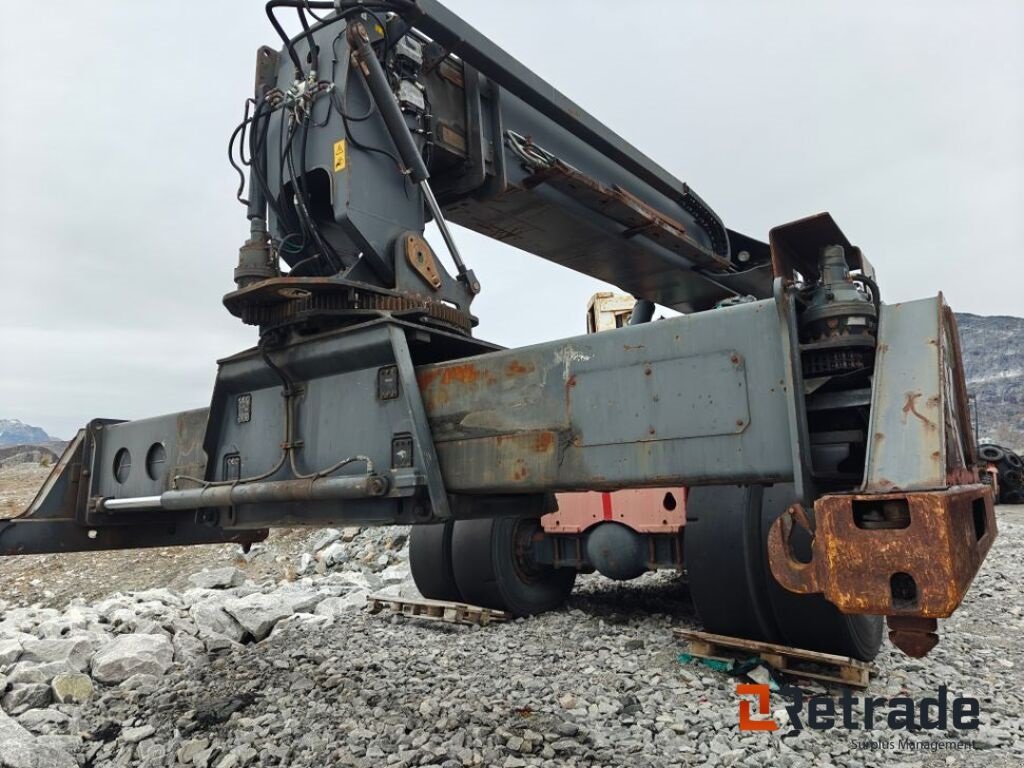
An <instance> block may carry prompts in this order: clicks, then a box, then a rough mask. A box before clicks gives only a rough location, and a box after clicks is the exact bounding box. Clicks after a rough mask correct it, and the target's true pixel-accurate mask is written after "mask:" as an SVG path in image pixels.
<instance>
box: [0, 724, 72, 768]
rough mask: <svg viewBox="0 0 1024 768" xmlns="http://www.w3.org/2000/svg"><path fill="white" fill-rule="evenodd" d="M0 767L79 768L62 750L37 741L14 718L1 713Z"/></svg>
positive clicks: (39, 740)
mask: <svg viewBox="0 0 1024 768" xmlns="http://www.w3.org/2000/svg"><path fill="white" fill-rule="evenodd" d="M0 765H2V766H4V767H5V768H8V766H9V768H78V761H77V760H75V759H74V758H73V757H72V756H71V755H69V754H68V753H67V752H65V751H64V750H62V749H58V748H56V747H53V746H50V745H48V744H46V743H44V742H43V741H42V740H41V739H37V738H36V737H35V736H33V735H32V734H31V733H30V732H29V731H28V730H27V729H26V728H24V727H23V726H21V725H19V724H18V723H17V722H16V721H15V720H14V718H12V717H9V716H8V715H6V714H4V713H3V712H0Z"/></svg>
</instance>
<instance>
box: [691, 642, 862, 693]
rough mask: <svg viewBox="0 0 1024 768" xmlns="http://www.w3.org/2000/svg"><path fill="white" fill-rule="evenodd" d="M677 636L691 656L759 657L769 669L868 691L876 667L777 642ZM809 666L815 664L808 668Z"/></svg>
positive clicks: (708, 657) (718, 659)
mask: <svg viewBox="0 0 1024 768" xmlns="http://www.w3.org/2000/svg"><path fill="white" fill-rule="evenodd" d="M673 634H675V636H676V637H679V638H681V639H683V640H685V641H686V643H687V650H688V651H689V653H690V655H692V656H696V657H699V658H705V659H713V660H715V661H721V660H722V659H723V656H724V657H726V658H730V657H731V658H732V659H733V660H735V659H736V658H737V657H749V656H757V657H758V658H760V659H761V660H762V661H764V662H765V663H766V664H768V665H769V666H771V667H773V668H774V669H776V670H778V671H779V672H782V673H783V674H786V675H791V676H794V677H804V678H809V679H812V680H822V681H825V682H829V683H836V684H839V685H849V686H852V687H856V688H866V687H867V686H868V682H869V680H870V675H871V672H872V670H873V669H874V666H873V665H872V664H869V663H867V662H863V661H860V660H858V659H851V658H849V657H847V656H837V655H835V654H831V653H821V652H820V651H811V650H808V649H806V648H790V647H788V646H785V645H778V644H776V643H764V642H760V641H757V640H748V639H746V638H742V637H727V636H725V635H716V634H713V633H710V632H697V631H695V630H686V629H676V630H674V631H673ZM807 665H813V666H812V668H810V669H808V668H807Z"/></svg>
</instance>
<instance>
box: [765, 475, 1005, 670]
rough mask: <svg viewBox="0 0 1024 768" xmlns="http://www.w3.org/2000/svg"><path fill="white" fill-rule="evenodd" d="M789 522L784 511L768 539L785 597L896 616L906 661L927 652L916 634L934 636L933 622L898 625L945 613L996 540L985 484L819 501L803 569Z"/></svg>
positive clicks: (896, 637) (895, 635) (895, 636)
mask: <svg viewBox="0 0 1024 768" xmlns="http://www.w3.org/2000/svg"><path fill="white" fill-rule="evenodd" d="M793 518H794V510H793V508H792V507H791V508H790V510H789V511H787V513H786V514H784V515H782V516H781V517H779V518H778V519H777V520H776V521H775V522H774V523H773V524H772V527H771V530H770V532H769V535H768V558H769V564H770V565H771V570H772V575H773V576H774V577H775V578H776V580H777V581H778V582H779V583H780V584H781V585H782V586H783V587H785V588H786V589H788V590H790V591H791V592H797V593H800V594H808V593H816V592H820V593H822V594H823V595H824V596H825V598H826V599H827V600H828V601H829V602H831V603H833V604H834V605H835V606H836V607H837V608H839V610H840V611H842V612H843V613H864V614H873V615H885V616H889V617H892V618H895V619H897V621H895V622H893V621H890V626H891V628H892V632H891V633H890V638H891V639H892V641H893V643H894V644H896V645H897V646H899V647H900V648H902V649H903V650H904V651H906V652H907V653H908V654H910V655H912V656H923V655H924V654H925V653H927V652H928V651H929V650H931V647H932V646H933V645H934V642H931V641H930V640H929V641H925V639H924V638H923V637H920V636H919V635H921V634H928V635H930V637H933V638H934V640H935V641H937V639H938V638H937V637H935V636H934V635H932V634H931V632H930V629H933V628H934V624H933V623H932V622H920V623H918V624H916V625H915V624H913V623H911V622H907V621H905V619H911V618H917V619H937V618H945V617H947V616H949V615H951V614H952V613H953V611H954V610H956V608H957V606H959V605H960V601H961V600H963V597H964V594H966V592H967V588H968V587H969V586H970V584H971V581H973V579H974V576H975V574H976V573H977V572H978V569H979V568H980V567H981V563H982V561H983V560H984V559H985V555H986V554H987V553H988V550H989V549H990V548H991V546H992V542H993V540H994V539H995V536H996V520H995V511H994V505H993V500H992V492H991V488H989V486H987V485H969V486H957V487H953V488H949V489H946V490H940V491H921V492H914V493H905V494H900V493H893V494H830V495H826V496H823V497H821V498H820V499H818V500H817V501H816V502H815V504H814V518H815V525H816V530H815V534H814V539H813V543H812V546H811V552H812V555H811V559H810V561H809V562H801V561H800V560H798V559H797V558H796V556H795V555H794V553H793V551H792V548H791V546H790V542H789V535H790V533H791V532H792V528H793V524H794V523H793ZM894 624H895V626H893V625H894ZM911 627H920V628H919V629H912V628H911ZM929 642H930V644H929Z"/></svg>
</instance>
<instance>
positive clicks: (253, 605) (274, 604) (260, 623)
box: [224, 593, 294, 640]
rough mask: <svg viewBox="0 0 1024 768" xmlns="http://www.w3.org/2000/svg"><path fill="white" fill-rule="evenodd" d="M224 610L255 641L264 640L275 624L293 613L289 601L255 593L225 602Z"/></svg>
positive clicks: (274, 595) (271, 595)
mask: <svg viewBox="0 0 1024 768" xmlns="http://www.w3.org/2000/svg"><path fill="white" fill-rule="evenodd" d="M224 610H225V611H227V612H228V613H229V614H231V615H232V616H233V617H234V618H235V621H237V622H238V623H239V624H241V625H242V628H243V629H244V630H245V631H246V632H248V633H249V634H250V635H252V637H253V639H255V640H262V639H263V638H265V637H266V636H267V635H269V634H270V630H272V629H273V628H274V625H275V624H277V622H279V621H280V620H281V619H283V618H284V617H285V616H291V614H292V613H293V612H294V611H293V609H292V602H291V601H290V600H288V599H287V598H285V597H283V596H282V595H278V594H273V593H271V594H263V593H256V594H253V595H246V596H245V597H238V598H234V599H232V600H227V601H225V602H224Z"/></svg>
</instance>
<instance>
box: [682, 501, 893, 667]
mask: <svg viewBox="0 0 1024 768" xmlns="http://www.w3.org/2000/svg"><path fill="white" fill-rule="evenodd" d="M792 499H793V489H792V486H787V485H777V486H773V487H772V488H769V489H763V488H762V487H760V486H749V487H737V486H728V487H709V488H695V489H693V490H691V491H690V494H689V496H688V497H687V502H686V506H687V518H686V530H685V534H684V536H683V540H684V546H685V554H684V557H685V564H686V570H687V574H688V578H689V583H690V594H691V596H692V597H693V602H694V607H695V608H696V610H697V613H698V615H699V616H700V618H701V621H702V622H703V623H704V626H705V628H706V629H707V630H708V631H709V632H714V633H716V634H722V635H733V636H739V637H748V638H751V639H754V640H764V641H767V642H776V643H783V644H786V645H790V646H794V647H798V648H807V649H810V650H816V651H823V652H826V653H836V654H840V655H842V656H852V657H853V658H856V659H862V660H864V661H870V660H871V659H873V658H874V657H875V656H876V655H877V654H878V650H879V648H880V647H881V644H882V630H883V620H882V617H880V616H863V615H846V614H843V613H840V612H839V610H838V609H837V608H836V607H835V606H834V605H832V604H831V603H829V602H828V601H827V600H825V598H824V597H822V596H821V595H797V594H794V593H792V592H789V591H787V590H785V589H783V588H782V587H781V586H780V585H779V584H778V582H776V581H775V578H774V577H773V576H772V575H771V570H770V567H769V565H768V554H767V548H766V541H767V537H768V529H769V527H770V526H771V523H772V522H773V521H774V520H775V518H777V517H778V516H779V515H780V514H782V513H783V512H784V511H785V510H786V508H787V507H788V506H789V504H790V503H791V501H792ZM793 543H794V548H795V550H796V552H797V556H798V557H800V556H803V557H806V556H807V555H808V554H809V551H810V550H809V544H810V539H809V537H807V536H806V535H805V536H804V538H803V540H800V539H798V538H796V537H794V542H793Z"/></svg>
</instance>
